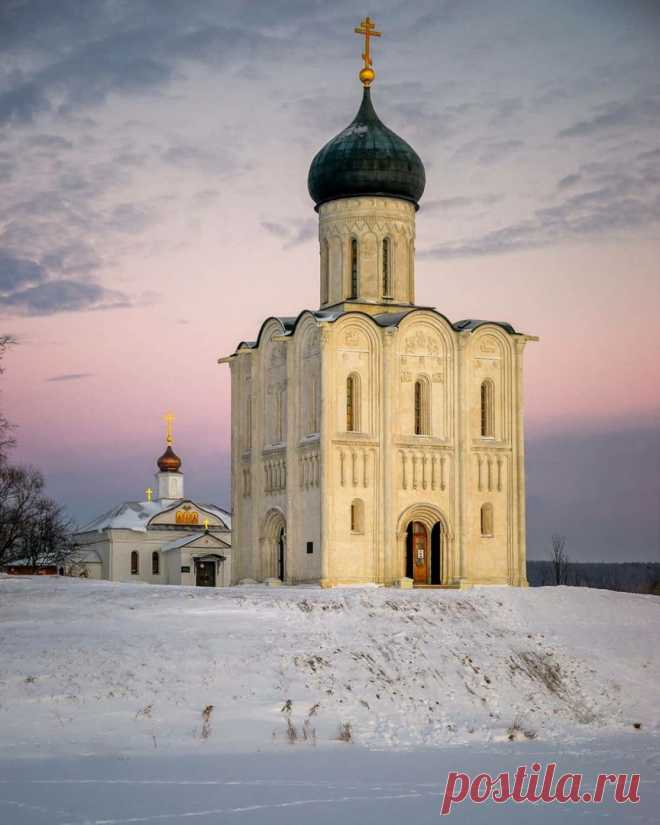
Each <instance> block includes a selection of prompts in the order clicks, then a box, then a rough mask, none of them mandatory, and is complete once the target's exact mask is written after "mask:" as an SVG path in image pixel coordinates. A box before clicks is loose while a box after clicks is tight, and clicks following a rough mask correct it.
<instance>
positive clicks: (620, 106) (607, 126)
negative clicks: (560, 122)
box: [558, 98, 660, 138]
mask: <svg viewBox="0 0 660 825" xmlns="http://www.w3.org/2000/svg"><path fill="white" fill-rule="evenodd" d="M659 120H660V100H659V99H657V98H643V99H639V100H631V101H623V102H618V101H617V102H612V103H606V104H603V105H601V106H598V107H596V114H594V115H593V116H592V117H590V118H586V119H584V120H579V121H578V122H577V123H574V124H573V125H572V126H568V127H567V128H566V129H562V130H561V131H560V132H559V133H558V137H560V138H568V137H591V136H593V135H599V134H602V133H607V132H609V131H611V130H612V129H619V128H626V129H630V128H634V127H635V126H640V125H645V126H653V125H655V124H657V123H658V121H659Z"/></svg>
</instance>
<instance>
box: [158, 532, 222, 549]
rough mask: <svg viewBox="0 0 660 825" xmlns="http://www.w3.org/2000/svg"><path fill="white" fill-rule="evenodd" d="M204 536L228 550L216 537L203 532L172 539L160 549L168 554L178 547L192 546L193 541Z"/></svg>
mask: <svg viewBox="0 0 660 825" xmlns="http://www.w3.org/2000/svg"><path fill="white" fill-rule="evenodd" d="M206 535H210V537H211V538H212V539H213V540H214V541H215V542H217V543H218V544H221V545H222V546H223V548H224V547H226V548H227V549H229V546H228V545H227V543H226V542H224V541H222V540H221V539H219V538H217V536H214V535H213V534H209V533H206V532H204V531H202V532H201V533H188V534H187V535H185V536H180V537H179V538H178V539H174V541H168V542H167V544H164V545H163V546H162V547H161V548H160V549H161V550H162V551H163V553H168V552H169V551H170V550H178V549H179V548H180V547H185V546H186V545H188V544H192V543H193V542H194V541H197V540H198V539H203V538H204V536H206Z"/></svg>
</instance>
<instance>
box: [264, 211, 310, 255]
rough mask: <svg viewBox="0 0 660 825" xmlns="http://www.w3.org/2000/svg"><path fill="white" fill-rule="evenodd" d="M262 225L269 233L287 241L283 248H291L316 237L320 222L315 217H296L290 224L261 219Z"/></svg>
mask: <svg viewBox="0 0 660 825" xmlns="http://www.w3.org/2000/svg"><path fill="white" fill-rule="evenodd" d="M260 226H261V228H262V229H264V230H265V231H266V232H268V233H269V234H271V235H273V236H274V237H276V238H279V239H280V240H283V241H285V243H284V244H283V249H291V248H292V247H294V246H299V245H300V244H303V243H306V242H307V241H309V240H311V239H312V238H314V237H316V235H317V233H318V223H317V222H316V221H315V220H314V219H313V218H309V219H308V220H300V219H294V220H291V221H290V223H289V224H284V223H277V222H276V221H261V224H260Z"/></svg>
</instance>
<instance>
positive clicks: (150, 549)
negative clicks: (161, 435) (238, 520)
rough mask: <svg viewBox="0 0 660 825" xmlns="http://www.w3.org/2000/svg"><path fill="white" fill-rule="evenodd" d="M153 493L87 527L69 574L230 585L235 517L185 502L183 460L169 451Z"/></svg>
mask: <svg viewBox="0 0 660 825" xmlns="http://www.w3.org/2000/svg"><path fill="white" fill-rule="evenodd" d="M157 466H158V472H157V473H156V475H155V489H154V490H152V489H151V488H148V489H147V490H146V491H145V493H146V500H144V501H127V502H124V503H122V504H120V505H118V506H117V507H114V508H113V509H112V510H110V511H109V512H107V513H104V514H103V515H102V516H99V517H98V518H96V519H94V520H93V521H92V522H90V523H89V524H87V525H85V526H84V527H83V528H82V529H81V530H80V532H78V533H77V534H76V536H75V542H76V544H77V547H78V552H77V553H76V555H75V558H74V559H73V560H72V563H71V564H70V565H69V567H68V568H67V570H66V572H67V573H68V574H69V575H78V576H85V577H87V578H94V579H109V580H110V581H121V582H126V581H132V582H145V583H149V584H184V585H199V586H206V587H223V586H227V585H229V584H231V581H232V568H231V564H232V552H231V516H230V515H229V513H227V512H226V511H225V510H222V509H221V508H220V507H217V506H215V505H212V504H200V503H197V502H195V501H193V500H192V499H190V498H186V497H185V495H184V490H183V473H182V472H181V459H180V458H179V457H178V456H177V455H176V453H175V452H174V450H173V449H172V436H171V430H170V429H169V427H168V438H167V448H166V450H165V452H164V453H163V455H161V456H160V458H159V459H158V461H157Z"/></svg>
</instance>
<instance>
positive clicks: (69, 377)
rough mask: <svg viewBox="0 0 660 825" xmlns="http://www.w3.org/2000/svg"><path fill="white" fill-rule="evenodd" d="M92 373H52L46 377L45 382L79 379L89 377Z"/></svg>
mask: <svg viewBox="0 0 660 825" xmlns="http://www.w3.org/2000/svg"><path fill="white" fill-rule="evenodd" d="M93 375H94V373H93V372H65V373H64V374H63V375H53V376H51V377H50V378H46V382H47V383H50V382H51V381H80V380H81V379H83V378H91V377H92V376H93Z"/></svg>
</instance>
